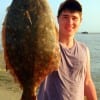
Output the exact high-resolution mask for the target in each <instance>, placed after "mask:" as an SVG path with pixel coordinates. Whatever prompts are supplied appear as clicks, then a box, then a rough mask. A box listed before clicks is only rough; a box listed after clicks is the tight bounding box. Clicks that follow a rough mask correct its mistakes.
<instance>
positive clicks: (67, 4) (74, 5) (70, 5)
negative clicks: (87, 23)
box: [58, 0, 82, 17]
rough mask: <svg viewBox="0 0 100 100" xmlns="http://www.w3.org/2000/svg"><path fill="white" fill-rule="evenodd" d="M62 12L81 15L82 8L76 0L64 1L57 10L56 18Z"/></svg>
mask: <svg viewBox="0 0 100 100" xmlns="http://www.w3.org/2000/svg"><path fill="white" fill-rule="evenodd" d="M64 10H69V11H71V12H75V11H78V12H80V13H82V6H81V4H80V3H79V2H78V1H77V0H65V1H64V2H63V3H61V5H60V7H59V9H58V17H59V16H60V14H61V13H62V11H64Z"/></svg>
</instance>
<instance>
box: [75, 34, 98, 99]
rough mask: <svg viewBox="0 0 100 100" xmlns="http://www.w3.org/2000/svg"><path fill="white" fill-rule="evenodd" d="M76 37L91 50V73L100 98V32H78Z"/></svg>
mask: <svg viewBox="0 0 100 100" xmlns="http://www.w3.org/2000/svg"><path fill="white" fill-rule="evenodd" d="M76 39H77V40H79V41H81V42H84V43H85V44H86V45H87V46H88V48H89V50H90V63H91V75H92V78H93V81H94V84H95V87H96V90H97V95H98V100H100V33H89V34H77V35H76Z"/></svg>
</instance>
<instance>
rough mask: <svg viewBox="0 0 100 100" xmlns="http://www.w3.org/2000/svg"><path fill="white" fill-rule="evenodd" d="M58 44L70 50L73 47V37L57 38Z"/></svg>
mask: <svg viewBox="0 0 100 100" xmlns="http://www.w3.org/2000/svg"><path fill="white" fill-rule="evenodd" d="M59 42H61V43H62V44H63V46H64V47H65V48H68V49H69V48H72V47H73V46H74V37H73V36H72V37H62V36H60V37H59Z"/></svg>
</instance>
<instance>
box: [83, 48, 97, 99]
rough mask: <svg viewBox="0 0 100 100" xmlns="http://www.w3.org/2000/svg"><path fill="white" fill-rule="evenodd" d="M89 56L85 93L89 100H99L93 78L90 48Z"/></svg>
mask: <svg viewBox="0 0 100 100" xmlns="http://www.w3.org/2000/svg"><path fill="white" fill-rule="evenodd" d="M87 56H88V60H87V67H86V77H85V83H84V93H85V96H86V97H87V100H97V95H96V89H95V86H94V83H93V81H92V78H91V71H90V53H89V50H88V48H87Z"/></svg>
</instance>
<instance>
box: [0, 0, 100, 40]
mask: <svg viewBox="0 0 100 100" xmlns="http://www.w3.org/2000/svg"><path fill="white" fill-rule="evenodd" d="M63 1H64V0H48V3H49V5H50V7H51V9H52V11H53V14H54V16H55V18H56V16H57V11H58V7H59V4H60V3H61V2H63ZM78 1H79V2H80V3H81V4H82V7H83V19H82V23H81V26H80V28H79V31H78V32H82V31H88V32H91V33H100V0H78ZM11 2H12V0H0V40H1V30H2V23H3V20H4V18H5V15H6V13H7V7H8V6H9V5H10V4H11Z"/></svg>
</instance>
